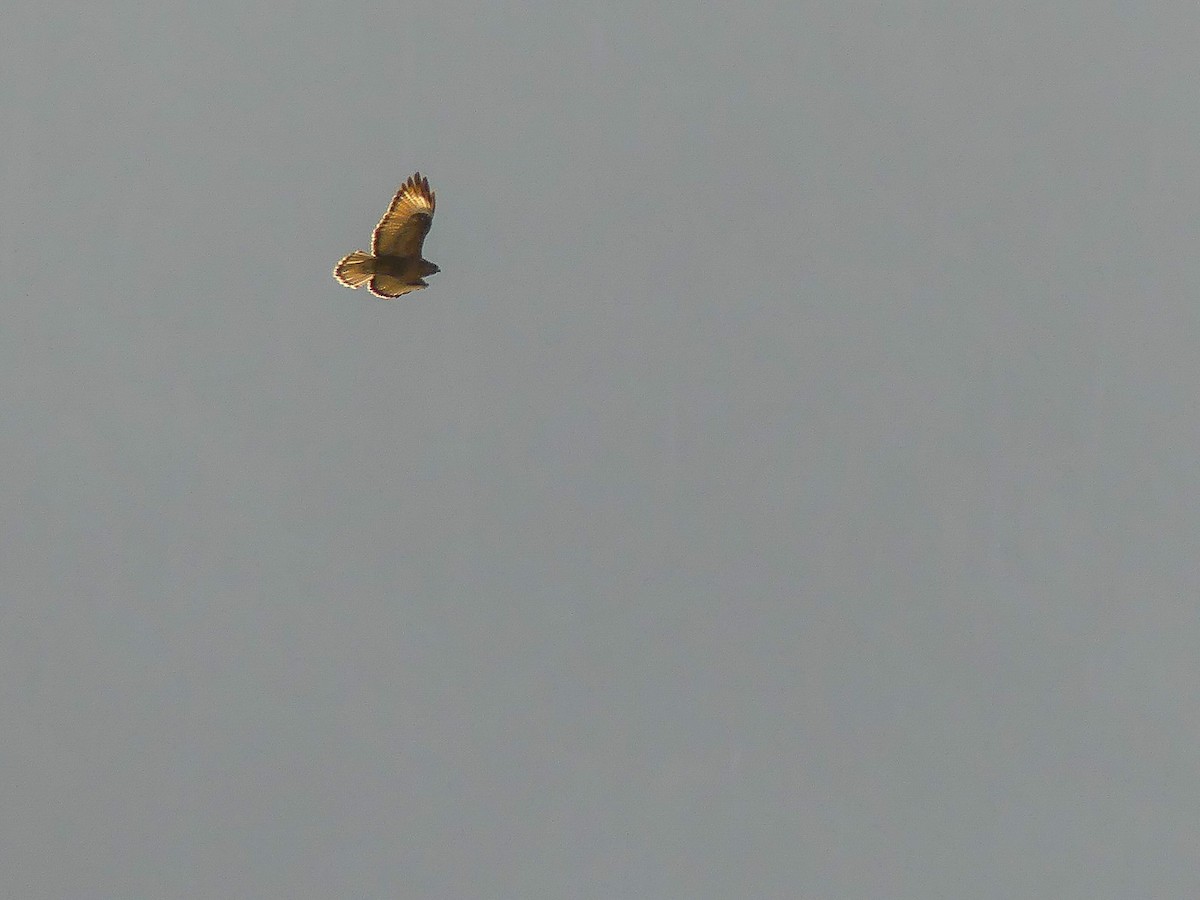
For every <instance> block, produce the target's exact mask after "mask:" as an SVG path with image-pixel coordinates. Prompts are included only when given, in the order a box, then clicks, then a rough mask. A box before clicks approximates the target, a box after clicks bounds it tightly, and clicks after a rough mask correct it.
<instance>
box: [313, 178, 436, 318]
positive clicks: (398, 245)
mask: <svg viewBox="0 0 1200 900" xmlns="http://www.w3.org/2000/svg"><path fill="white" fill-rule="evenodd" d="M434 205H435V200H434V194H433V191H431V190H430V189H429V180H428V179H426V178H422V177H421V173H420V172H418V173H416V174H415V175H413V176H412V177H411V178H409V179H408V181H406V182H404V184H403V185H402V186H401V187H400V190H398V191H397V192H396V196H395V197H393V198H392V202H391V205H390V206H388V211H387V212H386V213H384V214H383V218H382V219H380V220H379V224H378V225H376V226H375V233H374V235H373V236H372V238H371V251H372V252H371V253H366V252H364V251H362V250H355V251H354V252H353V253H351V254H350V255H349V256H346V257H344V258H343V259H342V260H341V261H340V262H339V263H338V264H337V266H336V267H335V268H334V270H333V277H334V278H336V279H337V280H338V281H339V282H341V283H342V284H344V285H345V286H346V287H349V288H357V287H362V285H364V284H365V285H367V289H368V290H369V291H370V292H371V293H372V294H374V295H375V296H376V297H383V298H385V299H389V300H393V299H395V298H396V297H401V296H403V295H404V294H407V293H410V292H412V291H419V290H420V289H421V288H423V287H429V283H428V282H426V281H425V276H426V275H434V274H436V273H438V272H440V271H441V270H440V269H439V268H438V267H437V265H435V264H434V263H431V262H430V261H429V260H427V259H424V258H422V256H421V248H422V245H424V243H425V235H426V234H428V233H429V226H430V225H431V224H432V223H433V211H434Z"/></svg>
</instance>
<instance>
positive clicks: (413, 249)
mask: <svg viewBox="0 0 1200 900" xmlns="http://www.w3.org/2000/svg"><path fill="white" fill-rule="evenodd" d="M433 207H434V196H433V191H431V190H430V189H429V179H427V178H422V177H421V173H420V172H417V173H416V174H415V175H413V176H411V177H410V178H409V179H408V181H406V182H404V184H403V185H402V186H401V187H400V190H398V191H396V196H395V197H393V198H392V204H391V206H389V207H388V211H387V212H386V213H384V214H383V218H382V219H380V220H379V224H378V225H376V226H375V234H374V235H373V236H372V237H371V252H372V253H374V254H375V255H376V256H418V257H419V256H420V255H421V245H422V244H424V243H425V235H426V234H428V233H429V226H430V225H432V224H433Z"/></svg>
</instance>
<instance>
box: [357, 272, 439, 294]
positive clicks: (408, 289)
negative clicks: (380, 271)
mask: <svg viewBox="0 0 1200 900" xmlns="http://www.w3.org/2000/svg"><path fill="white" fill-rule="evenodd" d="M423 287H426V284H425V282H424V281H419V282H410V281H404V280H403V279H402V278H396V277H395V276H394V275H376V276H375V277H374V278H372V279H371V283H370V284H369V285H367V290H369V291H370V292H371V293H372V294H374V295H375V296H376V297H383V298H384V299H386V300H395V299H396V298H397V297H403V296H404V295H405V294H410V293H412V292H413V291H419V290H420V289H421V288H423Z"/></svg>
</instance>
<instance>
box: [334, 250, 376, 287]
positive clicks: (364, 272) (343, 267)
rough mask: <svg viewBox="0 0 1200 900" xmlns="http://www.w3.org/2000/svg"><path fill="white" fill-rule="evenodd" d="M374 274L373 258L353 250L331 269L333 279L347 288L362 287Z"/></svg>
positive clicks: (368, 254) (360, 251)
mask: <svg viewBox="0 0 1200 900" xmlns="http://www.w3.org/2000/svg"><path fill="white" fill-rule="evenodd" d="M374 274H375V257H373V256H372V255H371V254H370V253H365V252H363V251H362V250H355V251H354V252H353V253H351V254H350V255H349V256H347V257H344V258H343V259H342V261H341V262H339V263H338V264H337V265H336V266H335V267H334V269H333V277H334V278H336V279H337V280H338V281H340V282H341V283H342V284H344V285H345V286H346V287H348V288H356V287H362V286H363V285H364V284H366V283H367V282H368V281H370V280H371V276H373V275H374Z"/></svg>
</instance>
